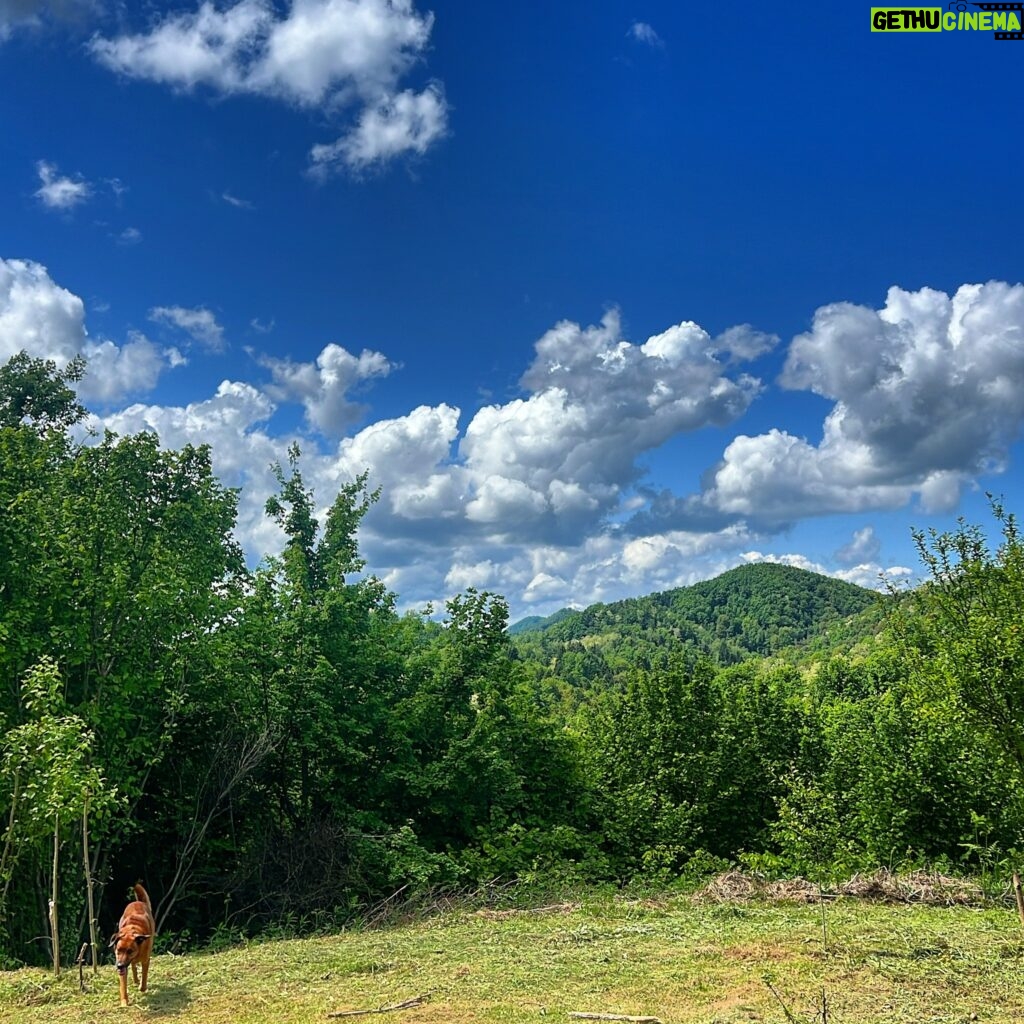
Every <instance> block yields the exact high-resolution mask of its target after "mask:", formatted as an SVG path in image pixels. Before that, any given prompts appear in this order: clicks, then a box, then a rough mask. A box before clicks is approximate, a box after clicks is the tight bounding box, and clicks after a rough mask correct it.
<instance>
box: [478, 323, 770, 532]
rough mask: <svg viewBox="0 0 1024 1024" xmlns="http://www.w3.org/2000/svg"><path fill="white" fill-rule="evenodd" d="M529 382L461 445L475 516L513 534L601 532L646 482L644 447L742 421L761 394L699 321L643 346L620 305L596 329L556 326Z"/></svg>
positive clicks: (487, 412) (486, 415)
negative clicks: (631, 336) (723, 357)
mask: <svg viewBox="0 0 1024 1024" xmlns="http://www.w3.org/2000/svg"><path fill="white" fill-rule="evenodd" d="M522 384H523V386H524V388H526V389H527V390H528V391H529V392H530V394H529V396H528V397H527V398H522V399H515V400H514V401H511V402H508V403H506V404H505V405H493V406H486V407H484V408H483V409H481V410H479V411H478V412H477V413H476V415H475V416H474V417H473V419H472V421H471V422H470V423H469V424H468V426H467V427H466V432H465V436H464V437H463V439H462V441H461V443H460V446H459V452H460V455H461V456H462V458H463V460H464V463H465V466H466V469H467V471H468V472H469V474H470V477H471V481H472V487H473V492H474V495H473V497H472V498H471V500H470V502H469V504H468V505H467V515H468V516H469V517H470V518H471V519H475V520H478V521H485V522H493V523H501V524H503V525H502V527H501V529H502V530H503V532H504V534H505V535H507V536H515V535H517V533H524V534H525V533H530V534H532V535H535V534H536V533H537V531H538V530H540V529H541V528H542V527H543V528H544V529H543V530H542V531H541V532H542V533H543V532H546V533H547V535H548V536H550V537H555V536H559V535H562V536H564V535H572V534H578V532H579V531H580V530H583V529H588V528H590V527H592V526H593V525H594V524H596V523H598V522H600V521H601V519H602V517H603V516H605V515H606V514H607V513H609V512H610V511H611V510H612V509H614V508H616V507H617V505H618V503H619V502H620V500H621V498H622V496H623V494H624V491H625V489H626V488H627V487H629V486H630V485H632V484H633V483H635V481H636V480H637V479H638V478H639V477H640V475H641V471H640V469H639V466H638V463H637V459H638V457H639V456H640V455H641V454H643V453H644V452H647V451H650V450H652V449H654V448H656V447H658V446H659V445H661V444H663V443H664V442H665V441H667V440H668V439H669V438H670V437H673V436H675V435H677V434H680V433H685V432H690V431H694V430H698V429H699V428H701V427H705V426H708V425H724V424H726V423H729V422H731V421H733V420H734V419H736V418H737V417H738V416H740V415H741V414H742V413H743V412H744V411H745V410H746V409H747V407H748V406H749V405H750V403H751V402H752V401H753V399H754V398H755V397H756V395H757V394H758V393H759V391H760V389H761V384H760V382H759V381H758V380H757V379H756V378H754V377H751V376H749V375H747V374H738V375H734V376H730V375H729V373H728V372H727V370H726V367H725V365H724V364H723V363H722V362H721V361H720V360H719V358H718V348H717V346H716V343H715V342H714V341H713V340H712V339H711V338H710V336H709V335H708V333H707V332H706V331H704V330H703V329H702V328H701V327H699V326H698V325H697V324H694V323H692V322H690V321H684V322H683V323H680V324H676V325H674V326H673V327H670V328H668V329H667V330H666V331H664V332H662V333H661V334H658V335H655V336H653V337H651V338H648V339H647V341H645V342H644V343H643V344H640V345H637V344H634V343H632V342H630V341H628V340H626V339H625V338H624V337H623V333H622V325H621V321H620V317H619V314H618V312H617V311H615V310H612V311H610V312H609V313H607V314H606V315H605V317H604V318H603V319H602V321H601V323H600V324H599V325H595V326H591V327H587V328H583V327H581V326H580V325H579V324H575V323H572V322H569V321H563V322H561V323H559V324H556V325H555V326H554V327H553V328H551V330H549V331H548V332H547V333H546V334H545V335H544V336H543V337H542V338H541V339H540V340H539V341H538V342H537V344H536V357H535V359H534V361H533V364H532V365H531V366H530V367H529V369H528V370H527V371H526V373H525V374H524V376H523V378H522Z"/></svg>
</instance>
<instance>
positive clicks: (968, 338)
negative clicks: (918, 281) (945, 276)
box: [701, 282, 1024, 523]
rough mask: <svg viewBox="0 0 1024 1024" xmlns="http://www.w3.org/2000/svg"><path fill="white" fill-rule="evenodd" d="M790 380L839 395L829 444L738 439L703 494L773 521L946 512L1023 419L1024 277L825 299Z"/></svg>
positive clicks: (827, 432) (780, 433)
mask: <svg viewBox="0 0 1024 1024" xmlns="http://www.w3.org/2000/svg"><path fill="white" fill-rule="evenodd" d="M780 383H781V384H782V386H783V387H785V388H789V389H793V390H807V391H812V392H814V393H816V394H818V395H821V396H822V397H823V398H826V399H829V400H831V401H832V402H833V403H834V404H833V406H832V408H831V410H830V412H829V413H828V415H827V417H826V418H825V422H824V425H823V437H822V440H821V443H820V444H818V445H812V444H810V443H809V442H808V441H807V440H806V439H804V438H801V437H797V436H794V435H793V434H790V433H788V432H787V431H785V430H780V429H774V430H771V431H769V432H768V433H767V434H761V435H758V436H756V437H748V436H740V437H737V438H736V439H735V440H734V441H733V442H732V443H731V444H730V445H729V446H728V447H727V448H726V450H725V453H724V455H723V459H722V462H721V464H720V465H719V466H718V467H717V468H716V469H715V470H714V471H713V473H712V479H711V482H710V486H709V487H708V489H707V490H706V492H705V493H704V494H703V495H702V497H701V503H702V504H703V505H705V506H710V507H713V508H715V509H718V510H720V511H723V512H727V513H732V514H735V515H740V516H751V517H755V518H758V519H759V520H761V521H763V522H771V521H775V522H776V523H784V522H791V521H794V520H796V519H800V518H803V517H805V516H808V515H824V514H828V513H832V512H856V511H863V510H866V509H879V508H893V507H897V506H902V505H905V504H907V502H908V501H910V500H911V499H912V498H914V497H916V498H917V499H918V500H919V501H920V503H921V505H922V507H923V508H924V509H925V510H926V511H942V510H949V509H951V508H954V507H955V506H956V504H957V502H958V501H959V497H960V493H961V490H962V487H963V486H964V485H965V484H966V483H967V482H968V481H970V480H972V479H974V478H976V477H977V476H979V475H981V474H983V473H990V472H997V471H1000V470H1001V469H1003V468H1004V467H1005V465H1006V460H1007V452H1008V448H1009V445H1010V444H1011V443H1012V441H1013V440H1014V439H1015V438H1016V437H1017V436H1018V435H1019V433H1020V428H1021V424H1022V422H1024V286H1022V285H1012V286H1011V285H1008V284H1005V283H1002V282H990V283H988V284H984V285H964V286H962V287H961V288H959V289H958V290H957V291H956V292H955V293H954V294H953V295H952V296H950V295H947V294H945V293H944V292H940V291H935V290H933V289H930V288H923V289H921V290H920V291H916V292H909V291H904V290H903V289H901V288H895V287H894V288H891V289H890V290H889V293H888V296H887V299H886V304H885V306H884V307H883V308H882V309H880V310H873V309H869V308H867V307H865V306H857V305H853V304H851V303H835V304H832V305H829V306H823V307H822V308H820V309H819V310H818V311H817V312H816V313H815V315H814V321H813V325H812V328H811V330H810V331H808V332H807V333H805V334H801V335H799V336H798V337H796V338H794V339H793V342H792V343H791V345H790V348H789V353H788V356H787V360H786V364H785V368H784V370H783V373H782V376H781V378H780Z"/></svg>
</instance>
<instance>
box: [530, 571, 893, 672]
mask: <svg viewBox="0 0 1024 1024" xmlns="http://www.w3.org/2000/svg"><path fill="white" fill-rule="evenodd" d="M883 603H884V599H883V598H882V597H880V595H879V594H877V593H876V592H874V591H871V590H865V589H864V588H863V587H858V586H855V585H853V584H852V583H846V582H844V581H842V580H837V579H833V578H831V577H828V576H822V575H819V574H818V573H813V572H808V571H807V570H805V569H797V568H794V567H792V566H788V565H777V564H773V563H758V564H756V565H744V566H740V567H739V568H737V569H730V570H729V571H728V572H725V573H723V574H722V575H721V576H718V577H716V578H715V579H711V580H704V581H702V582H700V583H696V584H694V585H693V586H690V587H680V588H678V589H675V590H667V591H664V592H662V593H658V594H650V595H648V596H646V597H638V598H630V599H628V600H624V601H616V602H615V603H613V604H595V605H591V606H590V607H589V608H585V609H583V610H582V611H569V610H565V609H563V610H562V611H561V612H557V613H555V615H553V616H551V617H550V618H548V619H539V620H536V621H534V622H530V621H529V620H528V621H527V622H526V624H525V627H524V625H523V623H517V626H518V629H516V628H515V627H513V629H512V630H511V632H512V633H513V634H514V635H515V644H516V648H517V649H518V650H519V652H520V654H521V655H522V656H523V657H524V658H527V659H532V660H536V661H538V662H540V663H541V664H543V665H545V666H547V669H548V671H549V673H550V674H551V675H553V676H557V677H559V678H562V679H564V680H566V681H568V682H573V683H582V682H589V681H593V680H595V679H605V680H610V679H613V678H616V677H617V676H618V675H620V674H621V673H622V672H624V671H628V670H630V669H635V668H645V669H650V668H655V667H659V666H660V667H664V666H666V665H667V664H668V663H669V662H670V661H671V660H672V659H676V660H678V659H680V658H682V659H683V661H684V662H688V663H690V664H693V663H695V662H696V661H697V660H699V659H701V658H708V659H710V660H711V661H713V662H714V663H716V664H718V665H723V666H724V665H732V664H737V663H739V662H741V661H744V660H746V659H747V658H751V657H765V656H768V655H773V654H778V653H779V652H780V651H783V650H785V649H787V648H795V647H799V646H801V645H813V646H814V647H815V648H816V649H817V650H819V651H820V652H822V653H828V652H829V651H830V650H833V649H836V648H839V649H842V648H843V647H846V648H849V647H851V646H853V644H855V643H856V642H857V641H858V640H860V639H863V638H864V637H866V636H870V635H872V634H873V633H874V632H875V631H876V630H877V628H878V623H879V621H880V620H881V618H882V605H883Z"/></svg>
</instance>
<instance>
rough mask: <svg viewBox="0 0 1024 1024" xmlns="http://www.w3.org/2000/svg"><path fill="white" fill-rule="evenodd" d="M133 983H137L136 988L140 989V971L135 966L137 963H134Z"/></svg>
mask: <svg viewBox="0 0 1024 1024" xmlns="http://www.w3.org/2000/svg"><path fill="white" fill-rule="evenodd" d="M132 981H134V982H135V987H136V988H138V987H139V969H138V967H136V966H135V961H134V960H133V961H132Z"/></svg>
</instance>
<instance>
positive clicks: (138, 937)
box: [135, 935, 153, 943]
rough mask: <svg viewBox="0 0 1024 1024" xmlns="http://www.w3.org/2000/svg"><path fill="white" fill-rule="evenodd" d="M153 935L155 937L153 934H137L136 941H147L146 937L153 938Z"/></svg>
mask: <svg viewBox="0 0 1024 1024" xmlns="http://www.w3.org/2000/svg"><path fill="white" fill-rule="evenodd" d="M152 937H153V936H152V935H136V936H135V941H136V942H137V943H139V942H145V941H146V939H151V938H152Z"/></svg>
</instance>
